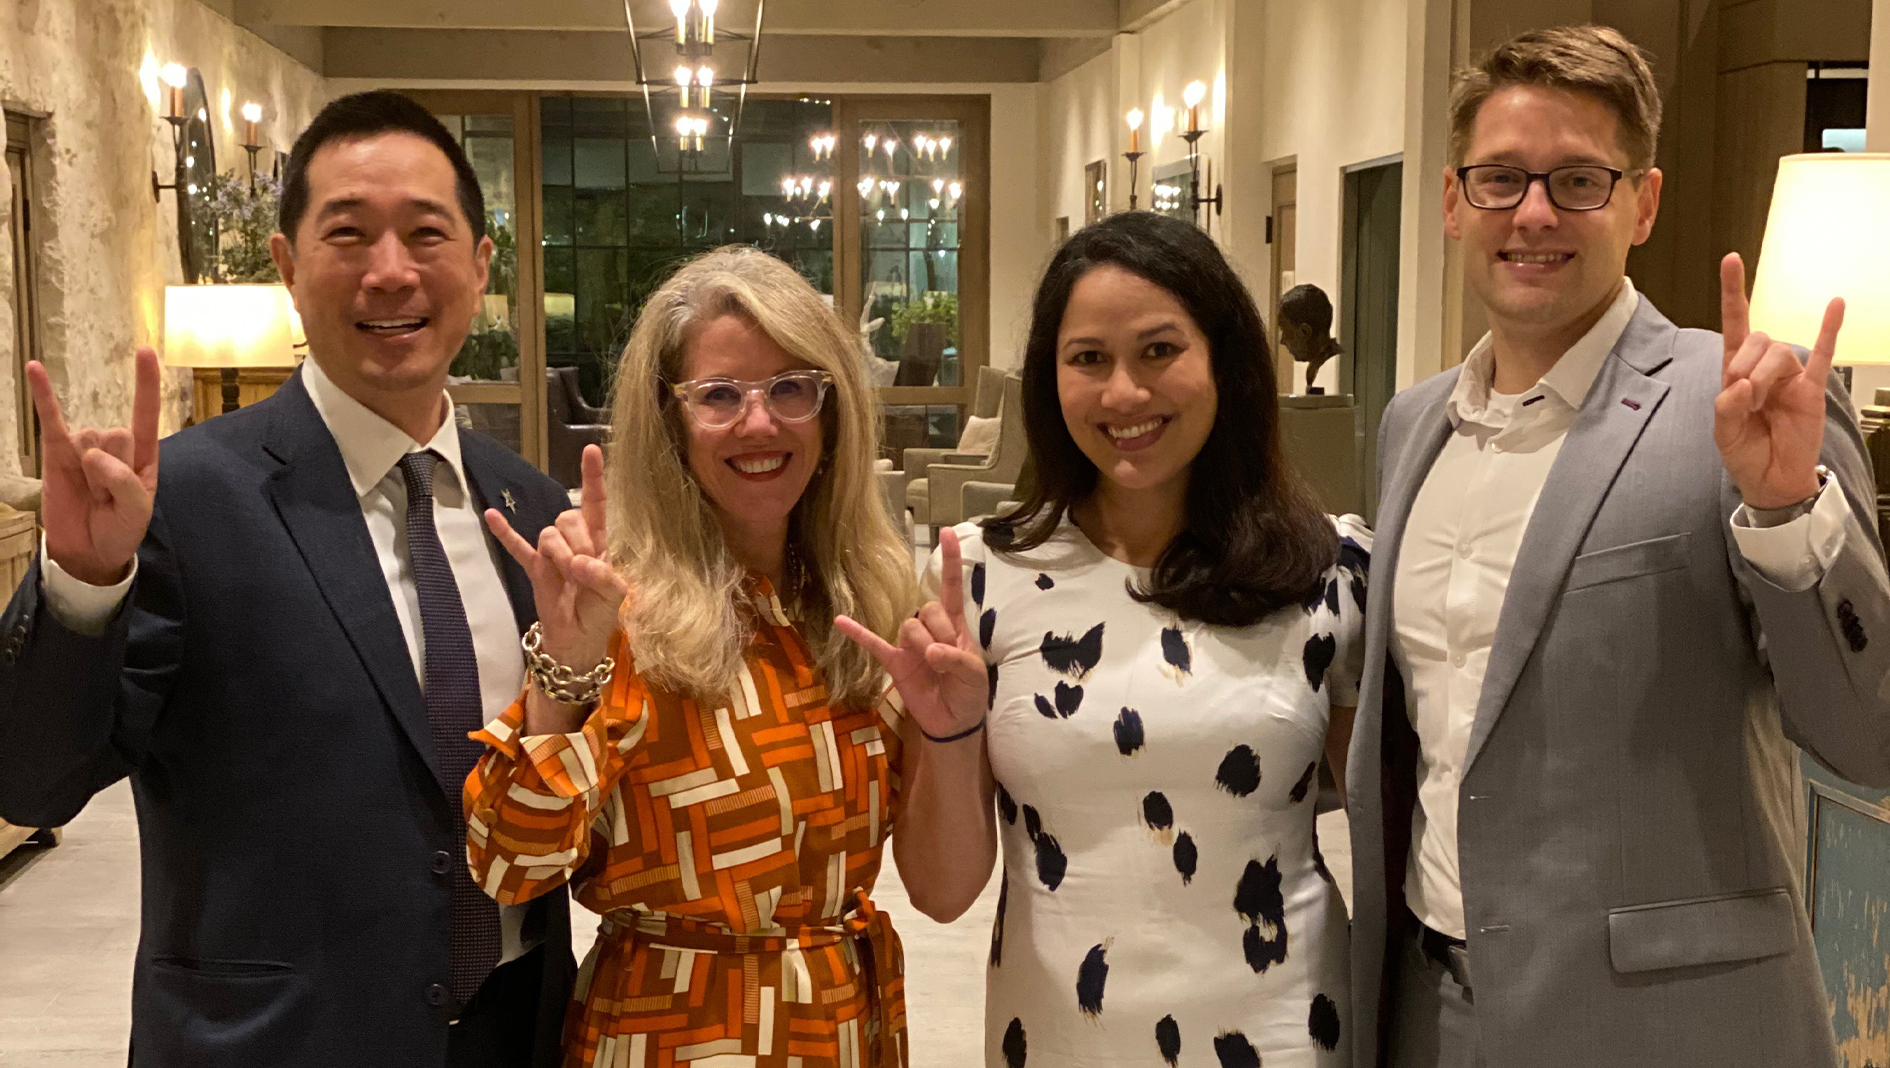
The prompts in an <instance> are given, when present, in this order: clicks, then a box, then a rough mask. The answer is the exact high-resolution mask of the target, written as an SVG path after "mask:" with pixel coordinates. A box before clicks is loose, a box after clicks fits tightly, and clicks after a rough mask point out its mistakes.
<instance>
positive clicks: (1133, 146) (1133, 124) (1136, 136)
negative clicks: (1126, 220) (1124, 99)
mask: <svg viewBox="0 0 1890 1068" xmlns="http://www.w3.org/2000/svg"><path fill="white" fill-rule="evenodd" d="M1142 117H1143V116H1142V109H1141V108H1130V109H1129V115H1128V118H1129V150H1128V151H1127V152H1124V153H1123V154H1122V158H1123V159H1126V160H1128V161H1129V210H1130V211H1134V210H1135V189H1136V180H1135V167H1136V161H1138V160H1140V159H1141V158H1142V157H1143V156H1144V155H1146V153H1144V152H1143V151H1142Z"/></svg>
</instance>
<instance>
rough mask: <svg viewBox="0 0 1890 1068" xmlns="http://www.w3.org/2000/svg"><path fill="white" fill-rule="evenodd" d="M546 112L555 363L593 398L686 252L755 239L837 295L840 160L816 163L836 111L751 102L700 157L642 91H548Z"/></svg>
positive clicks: (549, 301)
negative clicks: (835, 219)
mask: <svg viewBox="0 0 1890 1068" xmlns="http://www.w3.org/2000/svg"><path fill="white" fill-rule="evenodd" d="M718 110H719V109H718ZM540 115H541V120H540V121H541V128H542V129H541V132H542V145H543V148H542V152H543V175H544V178H543V195H544V251H545V350H546V361H547V363H548V364H549V365H551V366H553V367H576V368H578V376H579V386H580V389H581V390H582V392H583V393H584V395H585V397H586V399H587V400H589V401H590V402H591V403H593V404H602V403H604V399H605V397H606V396H607V395H608V393H609V390H610V384H611V376H612V375H613V374H614V373H615V370H616V365H617V359H618V356H619V354H620V353H621V352H622V350H623V345H624V342H625V341H627V340H628V339H629V336H630V329H631V327H632V326H633V325H634V323H635V321H636V316H637V313H638V312H639V311H640V310H641V309H642V307H643V303H644V301H645V300H647V299H648V297H649V295H650V294H651V293H652V292H653V291H654V290H655V289H656V288H657V287H658V286H660V285H661V284H662V283H663V281H664V280H665V279H667V278H668V277H669V275H670V273H671V272H672V271H673V270H674V269H675V267H676V265H677V264H678V263H679V262H681V261H682V260H684V259H687V258H688V257H690V256H693V255H695V254H697V253H699V252H703V251H707V250H708V249H712V248H717V247H719V246H722V245H729V244H750V245H756V246H759V247H761V248H764V249H767V250H768V251H769V252H772V253H774V254H775V255H777V256H779V257H781V258H782V259H783V260H786V261H787V262H788V263H790V264H793V265H794V266H795V267H796V268H797V269H799V270H800V272H801V274H802V275H803V276H804V277H806V278H807V280H808V281H809V282H811V283H812V284H813V285H814V287H815V288H816V289H818V290H820V291H821V292H823V293H827V294H831V293H832V292H833V224H832V204H833V196H832V182H833V174H832V169H833V164H832V161H831V158H830V152H829V151H828V150H821V151H820V153H819V154H820V157H821V158H819V159H816V158H815V157H816V151H817V150H816V147H815V142H816V139H818V138H820V137H822V136H823V135H825V134H828V133H830V132H831V130H832V128H833V108H832V105H831V104H829V103H827V102H825V101H812V100H756V99H750V100H749V101H748V103H747V105H746V107H745V108H744V109H743V113H742V119H741V128H740V129H739V130H737V131H736V136H735V141H734V144H733V146H731V145H730V144H729V142H728V141H727V140H726V139H715V138H710V139H707V140H705V141H704V143H703V147H702V150H701V151H700V152H684V151H681V149H680V146H679V145H678V143H677V138H676V135H675V134H674V133H669V132H665V131H667V127H666V126H665V114H664V112H663V111H662V110H661V106H660V105H659V107H658V110H657V112H656V115H655V119H656V123H657V126H656V129H655V131H653V130H652V128H651V125H650V114H649V113H648V112H647V111H646V110H645V108H644V104H643V99H642V97H641V96H634V97H632V96H573V97H558V96H546V97H543V98H542V99H541V101H540ZM653 132H654V136H652V134H653Z"/></svg>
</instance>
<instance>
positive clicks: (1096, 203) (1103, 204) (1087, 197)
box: [1083, 160, 1109, 226]
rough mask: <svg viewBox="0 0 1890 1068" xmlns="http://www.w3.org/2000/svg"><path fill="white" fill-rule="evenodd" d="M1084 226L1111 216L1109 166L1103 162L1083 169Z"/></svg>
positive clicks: (1097, 162)
mask: <svg viewBox="0 0 1890 1068" xmlns="http://www.w3.org/2000/svg"><path fill="white" fill-rule="evenodd" d="M1083 198H1084V199H1083V225H1084V226H1088V225H1089V224H1090V223H1093V222H1096V221H1097V220H1099V219H1101V218H1102V217H1103V216H1105V215H1107V214H1109V165H1108V164H1106V163H1104V162H1103V161H1102V160H1097V161H1096V162H1094V163H1092V164H1090V165H1089V166H1087V167H1084V168H1083Z"/></svg>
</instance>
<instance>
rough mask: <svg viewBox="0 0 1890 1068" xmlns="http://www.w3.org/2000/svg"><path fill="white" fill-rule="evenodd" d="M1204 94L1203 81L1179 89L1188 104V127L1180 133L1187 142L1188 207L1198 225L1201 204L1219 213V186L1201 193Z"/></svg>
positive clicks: (1211, 170)
mask: <svg viewBox="0 0 1890 1068" xmlns="http://www.w3.org/2000/svg"><path fill="white" fill-rule="evenodd" d="M1206 96H1207V85H1206V84H1205V83H1203V82H1189V83H1188V87H1187V88H1186V89H1183V90H1182V91H1181V102H1182V103H1183V104H1186V105H1187V106H1188V128H1187V129H1186V130H1183V131H1182V133H1181V139H1182V140H1184V141H1186V142H1188V178H1189V182H1188V184H1189V186H1190V189H1189V192H1188V209H1189V211H1190V212H1191V213H1192V214H1193V215H1194V216H1195V224H1196V225H1197V226H1198V225H1200V214H1201V206H1202V205H1204V204H1212V205H1214V214H1215V215H1219V214H1220V213H1221V189H1220V187H1219V186H1215V187H1214V195H1213V196H1211V197H1204V196H1202V195H1201V149H1200V145H1199V142H1200V140H1201V135H1202V134H1205V133H1207V131H1206V130H1204V129H1202V128H1201V101H1202V99H1203V98H1205V97H1206ZM1207 180H1208V181H1209V182H1210V183H1211V182H1213V181H1214V165H1213V164H1212V163H1210V164H1208V178H1207Z"/></svg>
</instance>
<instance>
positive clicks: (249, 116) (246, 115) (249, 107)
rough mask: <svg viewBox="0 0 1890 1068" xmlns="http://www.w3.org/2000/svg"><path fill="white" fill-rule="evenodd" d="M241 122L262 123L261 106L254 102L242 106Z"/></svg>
mask: <svg viewBox="0 0 1890 1068" xmlns="http://www.w3.org/2000/svg"><path fill="white" fill-rule="evenodd" d="M243 121H244V122H261V121H262V105H261V104H258V103H256V102H255V101H254V100H252V101H250V102H249V103H247V104H244V105H243Z"/></svg>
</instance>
